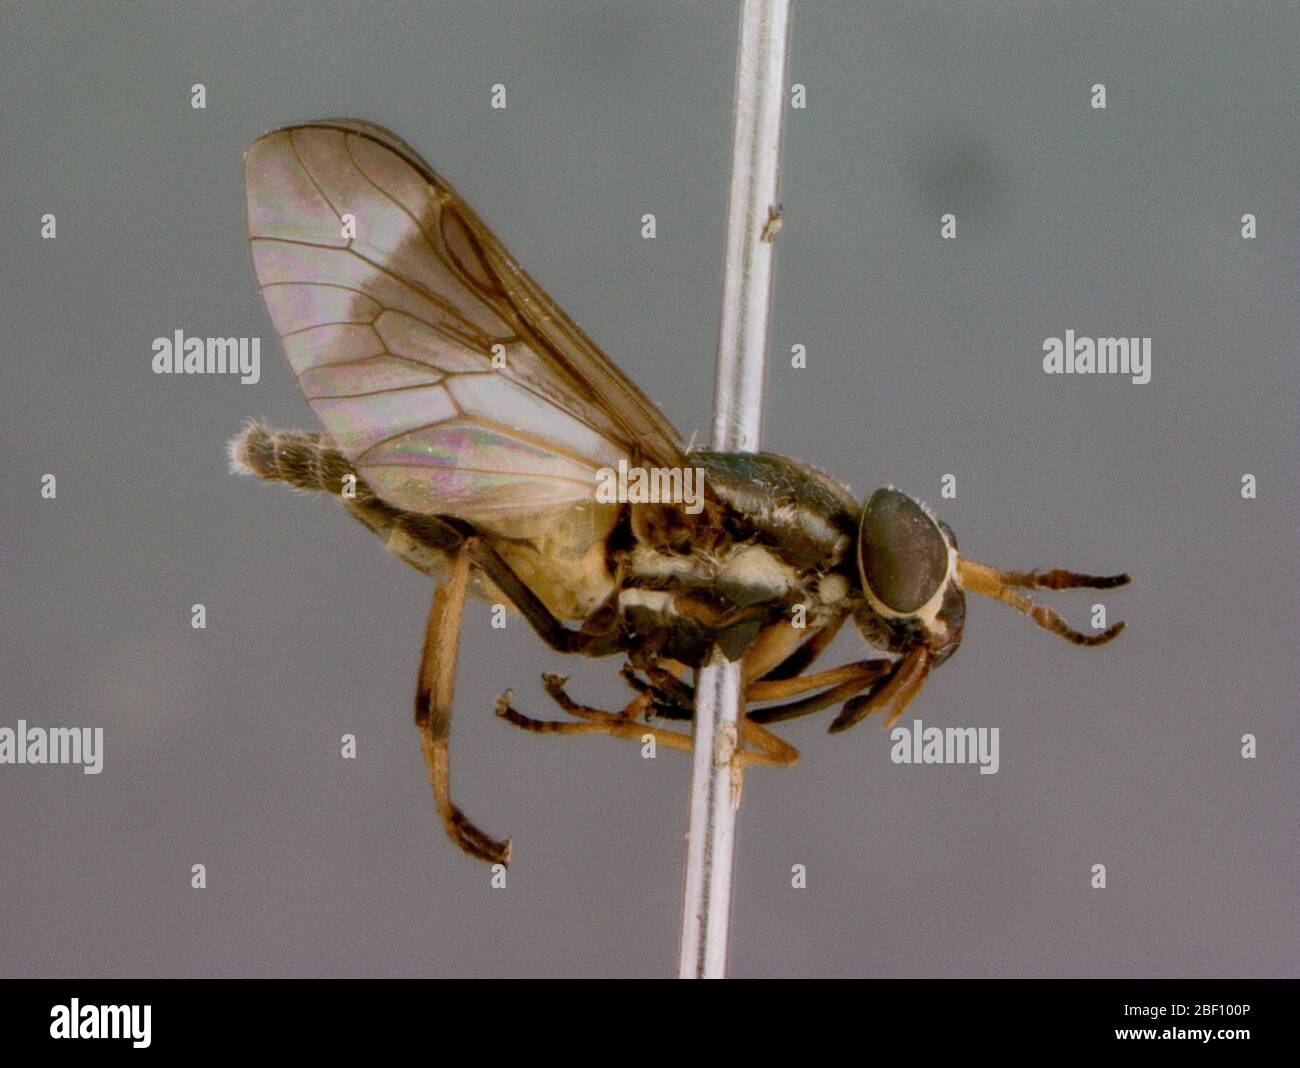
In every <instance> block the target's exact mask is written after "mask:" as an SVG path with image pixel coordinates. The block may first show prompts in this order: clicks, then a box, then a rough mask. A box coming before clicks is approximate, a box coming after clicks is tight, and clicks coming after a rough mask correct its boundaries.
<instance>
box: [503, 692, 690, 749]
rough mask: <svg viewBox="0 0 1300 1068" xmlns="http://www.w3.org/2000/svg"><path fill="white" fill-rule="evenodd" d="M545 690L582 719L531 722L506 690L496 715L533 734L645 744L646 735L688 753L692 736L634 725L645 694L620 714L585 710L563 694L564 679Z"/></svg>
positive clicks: (641, 709) (640, 711) (642, 708)
mask: <svg viewBox="0 0 1300 1068" xmlns="http://www.w3.org/2000/svg"><path fill="white" fill-rule="evenodd" d="M551 680H557V682H556V683H552V682H551ZM547 690H548V691H550V692H551V696H552V697H553V698H554V699H555V700H556V702H557V703H558V704H559V705H560V706H561V707H562V708H563V709H564V710H565V711H566V712H571V713H572V714H573V715H575V716H579V717H581V718H580V719H579V720H578V721H577V722H572V721H568V720H553V719H534V718H533V717H532V716H526V715H524V714H523V713H522V712H520V711H518V710H517V709H516V708H514V707H513V706H512V705H511V704H510V691H509V690H507V691H506V692H505V693H503V694H502V695H501V696H500V697H499V698H497V709H496V711H497V715H498V716H500V717H501V718H502V719H504V720H506V721H507V722H510V723H513V724H514V725H515V726H516V727H519V728H520V729H522V730H526V731H533V732H534V733H536V734H608V735H609V736H610V737H612V738H627V739H629V740H631V741H634V742H641V741H644V738H645V736H646V735H647V734H648V735H651V736H652V737H653V738H654V739H655V742H656V743H657V744H660V745H664V746H667V747H668V748H669V749H679V750H682V751H683V752H690V749H691V736H690V735H689V734H679V733H678V732H677V731H670V730H665V729H664V728H662V727H651V726H648V725H646V724H644V723H638V722H637V718H636V717H637V716H639V715H640V714H641V713H642V712H643V711H644V710H645V707H646V706H647V705H648V704H649V700H648V698H647V696H646V695H644V694H643V695H641V696H638V697H635V698H633V700H632V703H631V704H629V705H628V706H627V707H626V708H625V709H623V711H622V712H602V711H600V710H599V709H595V708H588V707H586V706H585V705H579V704H577V703H576V702H574V701H573V700H572V699H571V698H570V697H569V696H568V694H566V693H565V692H564V688H563V680H562V679H561V678H560V676H558V675H554V676H549V677H548V682H547Z"/></svg>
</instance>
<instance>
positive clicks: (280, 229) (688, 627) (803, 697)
mask: <svg viewBox="0 0 1300 1068" xmlns="http://www.w3.org/2000/svg"><path fill="white" fill-rule="evenodd" d="M245 184H246V189H247V217H248V233H249V240H250V243H251V246H252V254H253V263H254V266H255V268H256V271H257V277H258V280H259V282H260V283H261V289H262V294H263V296H264V297H265V300H266V305H267V308H268V309H269V311H270V314H271V318H272V319H273V320H274V323H275V327H276V329H277V331H278V332H279V334H280V337H281V338H282V340H283V343H284V349H285V354H286V355H287V356H288V359H289V362H290V364H291V365H292V366H293V370H294V372H295V374H296V375H297V377H298V381H299V383H300V384H301V386H302V389H303V392H304V393H305V395H306V397H307V400H308V401H309V403H310V404H311V407H312V409H313V410H314V411H315V413H316V415H317V416H318V417H319V418H320V420H321V422H322V423H323V424H324V426H325V433H323V434H321V433H308V432H300V431H279V432H277V431H271V430H268V429H266V428H265V427H263V426H260V425H257V424H254V425H251V426H249V427H248V428H247V429H246V430H245V431H244V433H243V434H242V435H241V436H240V437H238V438H236V439H235V440H234V441H233V442H232V443H231V460H232V466H233V467H234V468H235V469H237V470H241V471H246V472H251V473H255V474H257V475H260V476H261V477H263V478H265V479H268V480H271V481H278V482H285V483H288V484H289V485H291V486H295V487H297V488H299V489H308V490H319V491H322V492H325V493H329V494H332V495H334V496H335V497H336V498H337V499H338V500H339V502H340V503H341V504H342V505H343V507H344V508H345V509H347V510H348V511H349V512H351V513H352V515H354V516H355V517H356V518H357V519H359V520H360V521H361V522H362V523H364V524H365V525H366V526H367V527H369V528H370V529H371V530H373V531H374V532H375V533H376V534H378V535H379V536H380V537H381V538H383V539H384V540H385V542H386V544H387V546H388V548H389V550H390V551H392V552H393V553H394V554H396V555H397V556H398V557H399V558H401V559H402V560H405V561H406V562H407V563H408V564H410V565H411V566H413V567H414V568H416V569H417V570H419V571H421V572H424V573H425V574H427V575H430V576H433V577H435V578H436V579H437V580H438V582H439V585H438V587H437V590H436V592H435V593H434V595H433V603H432V606H431V609H430V612H429V618H428V623H427V628H426V632H425V641H424V653H423V657H422V660H421V664H420V671H419V676H418V683H417V687H416V697H415V721H416V725H417V726H418V728H419V731H420V737H421V739H422V744H423V748H424V755H425V759H426V762H427V764H428V769H429V775H430V778H431V780H432V783H433V791H434V795H435V797H436V800H437V804H438V810H439V813H440V814H441V817H442V820H443V823H444V825H445V826H446V829H447V831H448V833H449V834H450V836H451V837H452V839H453V840H454V841H455V842H456V843H457V844H458V845H460V846H461V848H462V849H464V850H465V851H466V852H468V853H470V854H472V855H473V856H475V857H479V858H481V859H483V860H486V861H489V862H491V863H501V864H505V863H507V862H508V861H509V856H510V843H509V841H508V840H507V841H497V840H495V839H493V838H490V837H489V836H488V835H486V834H485V833H483V832H482V831H480V830H479V829H478V828H477V827H475V826H474V825H473V823H471V822H470V821H469V820H468V819H466V817H465V816H464V815H463V814H462V813H461V811H460V810H459V809H458V808H457V807H456V806H455V805H454V804H453V803H452V800H451V793H450V784H449V771H450V762H449V755H448V735H449V731H450V726H451V713H452V703H453V691H454V682H455V676H456V661H457V655H458V649H459V644H460V621H461V614H462V610H463V607H464V604H465V600H466V597H467V596H469V595H471V594H472V595H475V596H478V597H481V598H485V599H487V600H489V601H492V602H500V603H504V604H507V605H509V606H510V607H511V608H513V609H514V610H515V611H516V612H518V613H519V614H520V615H522V616H523V618H524V619H526V620H527V621H528V622H529V624H531V626H532V628H533V629H534V630H535V631H536V632H537V634H538V635H539V636H540V637H541V639H542V640H543V641H545V642H546V643H547V644H548V645H549V646H550V647H551V648H552V649H554V650H556V651H557V652H561V653H581V654H584V655H587V656H612V655H619V654H621V655H623V656H624V657H626V663H625V665H624V667H623V675H624V677H625V678H626V680H627V681H628V682H629V683H630V684H631V686H632V687H633V689H634V690H635V694H636V695H635V697H634V698H633V699H632V700H631V701H630V703H629V704H628V705H627V706H626V707H625V708H623V709H621V710H618V711H612V712H610V711H602V710H599V709H594V708H588V707H586V706H584V705H581V704H578V703H577V702H575V701H574V700H572V699H571V698H570V696H569V695H568V693H567V691H566V689H565V681H566V680H565V679H564V678H562V677H561V676H558V675H547V676H545V687H546V690H547V692H548V693H549V695H550V696H551V697H552V698H553V699H554V701H555V702H556V704H557V705H558V706H559V707H560V709H562V710H563V712H565V713H567V714H568V715H569V716H571V717H572V718H570V719H559V720H552V719H537V718H534V717H532V716H529V715H525V714H524V713H522V712H520V711H518V710H517V709H516V708H515V707H514V706H513V704H512V703H511V698H510V694H509V691H507V692H506V694H504V695H503V696H502V697H501V699H500V700H499V701H498V703H497V713H498V714H499V715H500V716H502V717H503V718H504V719H506V720H507V721H508V722H510V723H513V724H514V725H516V726H518V727H521V728H523V729H525V730H529V731H535V732H538V733H544V734H607V735H611V736H613V737H617V738H630V739H636V740H640V739H641V738H642V737H643V736H644V735H646V734H650V735H652V736H653V737H654V738H655V739H656V740H657V742H658V743H659V744H661V745H666V746H669V747H671V748H674V749H682V750H688V749H689V748H690V744H691V742H690V736H689V734H687V733H685V732H684V731H678V730H675V729H672V728H670V727H667V726H664V725H663V721H673V720H677V721H685V720H689V719H690V718H691V715H692V704H693V698H694V695H693V692H692V689H691V687H690V685H689V683H688V682H687V681H686V680H687V679H688V678H689V676H690V671H691V669H692V668H695V667H697V666H699V665H700V664H701V663H702V662H703V661H704V660H705V659H706V658H707V656H708V655H709V652H710V650H711V649H712V648H713V647H714V646H718V647H720V648H721V649H722V650H723V651H724V653H725V654H726V655H727V656H728V657H730V658H731V659H732V660H740V661H742V662H743V678H744V683H745V700H746V704H747V710H746V714H745V716H744V718H743V722H742V733H743V741H742V748H741V751H740V753H739V757H738V760H739V761H740V763H741V764H742V765H743V764H765V765H789V764H793V763H794V761H795V760H796V759H797V758H798V751H797V750H795V749H794V748H793V747H792V746H790V745H789V744H787V743H786V742H784V741H783V740H781V739H780V738H778V737H777V736H776V735H775V734H773V733H772V732H771V731H769V730H768V729H767V727H766V726H765V725H766V724H771V723H775V722H778V721H782V720H787V719H792V718H794V717H796V716H803V715H807V714H809V713H812V712H816V711H819V710H821V709H825V708H829V707H833V706H841V707H840V711H839V713H838V715H836V717H835V719H834V720H833V721H832V723H831V725H830V729H831V730H832V731H842V730H845V729H846V728H848V727H851V726H853V725H854V724H855V723H858V722H859V721H860V720H862V719H864V718H865V717H867V716H870V715H872V714H875V713H881V714H883V716H884V721H885V723H886V725H888V724H890V723H892V722H893V721H894V720H896V719H897V718H898V717H899V716H901V715H902V714H903V712H904V710H905V709H906V708H907V707H908V705H909V704H910V703H911V702H912V701H913V699H914V698H915V697H916V695H917V693H918V692H919V691H920V689H921V687H922V686H923V684H924V683H925V679H926V677H927V676H928V675H929V673H930V671H931V670H933V669H934V668H935V667H937V666H939V665H940V664H942V663H943V662H944V661H945V660H947V659H948V657H950V656H951V655H952V654H953V652H954V651H956V649H957V646H958V644H959V643H960V641H961V635H962V627H963V624H964V622H965V614H966V608H965V592H966V591H973V592H975V593H980V594H984V595H986V596H989V597H994V598H997V599H998V600H1001V601H1004V602H1006V603H1007V604H1009V605H1011V606H1012V607H1013V608H1016V609H1017V610H1019V611H1021V612H1024V613H1026V614H1027V615H1029V616H1030V617H1031V618H1032V619H1033V620H1034V621H1035V622H1036V623H1037V624H1038V625H1039V626H1041V627H1043V628H1045V629H1047V630H1049V631H1051V632H1052V633H1054V634H1057V635H1060V636H1061V637H1063V638H1066V639H1068V640H1069V641H1072V642H1074V643H1076V644H1078V645H1102V644H1104V643H1106V642H1108V641H1110V640H1111V639H1112V638H1114V637H1115V636H1116V635H1117V634H1118V633H1119V632H1120V630H1121V629H1122V628H1123V624H1122V623H1116V624H1115V625H1114V626H1112V627H1110V628H1109V629H1108V630H1104V631H1102V632H1100V633H1097V634H1083V633H1081V632H1079V631H1077V630H1074V629H1072V628H1071V627H1069V626H1067V625H1066V624H1065V623H1064V622H1063V621H1062V620H1061V619H1060V617H1058V616H1057V615H1056V613H1055V612H1053V611H1052V610H1051V609H1049V608H1047V607H1045V606H1042V605H1038V604H1035V603H1034V602H1033V601H1031V600H1030V599H1029V598H1028V597H1027V596H1026V595H1025V594H1024V593H1022V592H1020V591H1021V590H1023V589H1026V588H1039V589H1049V590H1064V589H1074V588H1080V587H1085V588H1090V589H1111V588H1113V587H1116V586H1122V585H1123V584H1125V583H1126V582H1128V576H1127V575H1114V576H1109V577H1100V576H1093V575H1080V574H1075V573H1074V572H1071V571H1060V570H1057V571H1048V572H1033V573H1018V572H1007V571H999V570H996V569H994V568H991V567H987V566H985V565H983V564H977V563H975V562H973V561H971V560H969V559H967V558H965V557H963V556H961V555H960V554H959V553H958V551H957V542H956V539H955V538H954V537H953V533H952V531H951V530H950V529H949V528H948V527H947V526H946V525H945V524H944V523H942V522H940V521H939V520H937V519H936V518H934V517H933V516H932V515H931V514H930V513H929V512H928V511H927V510H925V509H924V508H923V507H922V506H921V505H919V504H917V503H916V502H915V501H914V500H912V499H911V498H910V497H908V496H906V495H905V494H903V493H901V492H899V491H898V490H896V489H892V488H890V489H882V490H877V491H876V492H875V493H873V494H872V495H871V497H870V498H869V499H868V500H867V501H866V503H865V506H863V505H860V504H859V503H858V502H857V501H856V500H855V499H854V497H853V496H852V494H851V493H850V492H849V491H848V490H847V489H846V488H845V487H844V486H842V485H840V484H839V483H838V482H836V481H834V480H833V479H831V478H829V477H828V476H826V475H824V474H822V473H821V472H819V471H817V470H815V469H813V468H811V467H808V466H805V465H803V464H800V463H797V462H796V461H794V460H789V459H786V458H784V457H781V456H774V455H769V454H740V453H714V452H702V451H695V450H690V449H688V447H687V446H686V445H684V444H683V442H682V439H681V437H680V436H679V435H678V434H677V432H676V431H675V430H674V429H673V428H672V426H671V425H670V424H669V423H668V421H667V420H666V419H664V417H663V416H662V415H661V414H660V413H659V411H658V410H657V409H656V408H655V407H654V405H652V404H651V403H650V402H649V401H648V400H647V399H646V397H645V396H644V395H643V394H642V393H641V391H640V390H639V389H637V387H636V386H635V385H633V384H632V382H631V381H629V380H628V379H627V378H626V377H625V376H624V375H623V374H622V373H621V372H620V371H619V370H618V369H617V368H616V367H615V366H614V365H613V364H611V363H610V362H609V361H608V360H607V359H606V358H605V357H604V356H603V355H602V354H601V352H600V351H599V350H598V349H597V348H596V347H595V345H593V344H592V343H591V342H590V341H589V340H588V339H587V337H586V336H585V335H584V334H583V333H582V331H580V330H579V329H578V328H577V326H575V325H574V324H573V322H571V321H570V319H569V318H568V317H567V316H566V315H565V314H564V312H563V311H561V310H560V309H559V308H558V307H556V306H555V304H554V303H552V301H551V300H550V299H549V298H548V297H547V296H546V295H545V294H544V293H543V292H542V291H541V290H540V289H539V288H538V287H537V285H536V284H535V283H534V282H533V281H532V279H531V278H529V277H528V275H527V274H525V273H524V271H523V270H522V269H521V268H520V266H519V265H518V264H517V263H516V262H515V260H514V259H513V258H512V257H511V256H510V254H509V253H508V252H507V251H506V250H505V249H504V248H503V247H502V245H501V243H500V242H499V241H498V240H497V239H496V237H494V236H493V234H492V232H491V231H490V230H488V229H487V227H486V226H484V225H483V223H482V222H480V221H479V219H478V217H477V216H476V215H475V214H474V213H473V211H471V210H470V208H469V206H468V205H467V204H466V203H465V202H464V201H463V200H461V198H460V197H459V196H457V194H456V193H455V192H453V191H452V189H451V187H450V186H448V185H447V183H446V182H444V181H443V180H442V179H441V178H439V177H438V176H437V175H436V174H435V173H434V172H433V171H432V170H431V169H430V168H429V166H428V165H427V164H426V163H425V162H424V161H423V160H421V159H420V157H419V156H418V155H417V154H416V153H415V151H414V150H413V149H411V148H410V147H409V146H408V145H406V144H405V143H404V142H403V141H401V140H400V139H399V138H397V137H396V136H395V135H393V134H392V133H390V132H388V131H387V130H384V129H381V128H380V127H377V126H373V125H370V124H367V123H363V122H357V121H351V120H348V121H338V122H324V123H320V124H313V125H307V126H296V127H291V128H288V129H284V130H279V131H277V132H274V133H271V134H267V135H266V136H265V137H262V138H261V139H259V140H258V141H256V142H255V143H254V144H253V145H252V146H251V147H250V149H249V151H248V154H247V157H246V159H245ZM615 468H618V469H619V470H620V472H622V471H624V470H630V471H638V472H646V471H650V472H658V473H660V474H661V475H662V474H663V473H667V476H666V477H664V478H662V479H661V481H660V484H661V485H664V486H668V487H670V488H671V487H673V486H681V485H682V484H683V483H682V480H681V479H680V477H679V478H678V479H677V480H676V481H674V478H673V477H672V476H674V475H677V476H680V475H681V473H682V472H685V471H688V469H689V471H691V472H697V473H698V472H702V473H703V486H704V489H703V493H702V496H701V499H700V500H699V501H696V502H694V503H693V505H690V506H688V505H686V504H685V503H683V502H682V501H680V500H672V499H669V500H664V499H662V498H660V497H656V496H654V495H650V496H648V497H647V496H645V495H642V496H641V497H640V498H637V497H636V496H635V495H628V497H627V499H625V500H622V501H620V500H619V499H610V498H609V496H608V494H602V493H601V492H599V491H600V489H601V486H602V478H603V477H604V476H605V475H606V474H607V473H608V472H609V471H611V470H613V469H615ZM668 496H669V497H671V496H672V495H671V494H668ZM850 619H851V620H852V621H853V622H854V623H855V624H856V625H857V627H858V629H859V630H860V631H861V633H862V635H863V637H864V638H865V639H866V640H867V642H868V643H869V644H870V645H872V646H874V647H875V648H876V649H877V650H880V651H881V652H882V653H883V654H885V655H882V656H876V657H873V658H869V659H864V660H859V661H856V662H854V663H851V664H846V665H844V666H842V667H837V668H832V669H830V670H823V671H817V672H812V671H810V668H811V667H812V665H813V663H814V661H815V660H816V659H817V657H818V656H819V655H820V654H821V653H822V652H823V651H824V650H825V649H826V648H827V647H828V646H829V645H830V643H831V641H832V640H833V639H834V638H835V636H836V634H837V633H838V632H839V630H840V628H841V626H842V625H843V624H844V623H845V622H846V621H847V620H850Z"/></svg>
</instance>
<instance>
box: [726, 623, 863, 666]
mask: <svg viewBox="0 0 1300 1068" xmlns="http://www.w3.org/2000/svg"><path fill="white" fill-rule="evenodd" d="M848 618H849V617H848V613H847V612H846V613H844V614H842V615H839V616H836V617H835V618H834V619H832V620H831V621H830V622H829V623H827V624H826V625H825V626H824V627H822V628H820V629H819V630H816V631H813V633H812V636H811V637H808V638H807V639H806V640H804V641H803V642H802V643H801V644H799V645H798V646H797V647H796V648H795V650H794V652H792V653H790V654H789V655H788V656H786V657H785V659H783V660H778V661H777V662H776V665H775V666H774V667H771V668H769V669H767V670H764V669H765V668H767V665H768V664H769V663H771V658H770V657H767V656H764V655H762V654H763V652H766V650H765V649H764V650H762V652H760V647H761V646H763V645H764V642H763V640H762V638H760V639H759V641H757V642H755V643H754V647H753V648H752V649H751V650H750V656H752V657H754V661H753V663H752V664H751V663H750V661H749V660H748V659H747V660H746V663H745V673H746V676H747V677H750V678H759V679H792V678H794V677H795V676H796V675H801V674H803V672H805V671H807V670H808V668H809V667H811V666H812V664H813V661H815V660H816V659H817V658H818V657H819V656H821V654H822V653H824V652H825V651H826V650H827V649H829V648H830V644H831V642H833V641H834V640H835V636H836V635H837V634H839V632H840V628H841V627H842V626H844V621H845V620H846V619H848ZM782 625H783V626H785V627H789V626H790V625H789V624H788V623H785V624H782ZM791 629H793V628H791ZM777 655H779V653H778V654H777ZM751 672H754V674H751Z"/></svg>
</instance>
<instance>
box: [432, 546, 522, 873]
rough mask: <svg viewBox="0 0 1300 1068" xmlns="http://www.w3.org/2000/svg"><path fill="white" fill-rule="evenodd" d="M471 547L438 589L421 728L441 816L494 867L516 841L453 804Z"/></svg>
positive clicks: (456, 837) (455, 836)
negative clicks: (487, 830)
mask: <svg viewBox="0 0 1300 1068" xmlns="http://www.w3.org/2000/svg"><path fill="white" fill-rule="evenodd" d="M469 546H470V543H469V542H467V543H466V544H465V545H462V546H461V548H460V550H459V551H458V552H457V554H456V557H455V560H454V561H453V563H452V567H451V574H450V575H449V576H448V578H447V581H446V582H445V583H444V584H443V585H441V586H439V587H438V589H437V591H436V592H435V593H434V595H433V604H432V606H431V607H430V609H429V621H428V624H427V626H426V627H425V632H424V653H423V655H422V656H421V658H420V675H419V680H418V682H417V684H416V690H415V725H416V726H417V727H418V728H419V730H420V741H421V743H422V745H423V748H424V760H425V763H426V764H427V765H428V768H429V780H430V782H431V783H432V784H433V796H434V799H435V800H436V801H437V803H438V814H439V815H440V816H441V817H442V823H443V826H444V827H445V828H446V830H447V834H448V835H449V836H450V837H451V840H452V841H453V842H455V843H456V844H457V845H458V846H460V847H461V849H463V850H465V852H466V853H468V854H469V855H470V856H472V857H477V858H478V859H479V860H485V861H487V862H488V863H489V864H505V865H509V863H510V840H509V839H506V841H504V842H498V841H497V840H496V839H494V838H489V837H488V836H487V835H486V834H484V833H483V832H482V831H480V830H479V829H478V828H477V827H475V826H474V824H472V823H471V822H470V821H469V820H468V819H467V818H466V817H465V814H464V813H463V812H461V810H460V809H459V808H457V807H456V806H455V805H454V804H452V800H451V757H450V753H449V750H448V740H449V737H450V735H451V711H452V703H453V700H454V697H455V692H456V660H457V657H458V654H459V651H460V622H461V616H462V614H463V613H464V609H465V594H466V590H467V589H468V587H469V573H470V552H469Z"/></svg>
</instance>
